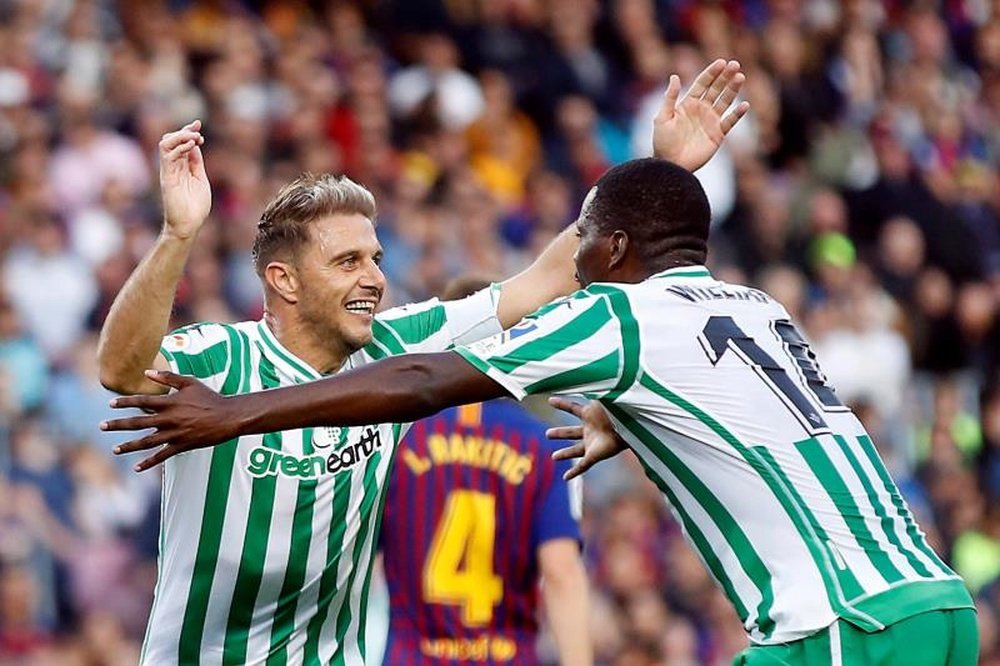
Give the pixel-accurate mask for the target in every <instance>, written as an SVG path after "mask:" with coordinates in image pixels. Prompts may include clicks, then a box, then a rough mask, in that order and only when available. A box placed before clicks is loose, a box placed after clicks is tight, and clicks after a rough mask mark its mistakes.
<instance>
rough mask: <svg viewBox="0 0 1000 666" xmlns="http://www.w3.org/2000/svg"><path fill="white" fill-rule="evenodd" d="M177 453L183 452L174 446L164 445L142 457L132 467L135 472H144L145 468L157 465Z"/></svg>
mask: <svg viewBox="0 0 1000 666" xmlns="http://www.w3.org/2000/svg"><path fill="white" fill-rule="evenodd" d="M178 453H183V451H181V450H180V449H178V448H174V447H173V446H170V445H169V444H168V445H167V446H164V447H163V448H162V449H160V450H159V451H157V452H156V453H154V454H153V455H151V456H149V457H148V458H143V459H142V460H140V461H139V462H138V463H137V464H136V465H135V468H134V469H135V471H137V472H145V471H146V470H147V469H150V468H152V467H156V466H157V465H159V464H160V463H162V462H163V461H165V460H167V459H168V458H173V457H174V456H176V455H177V454H178Z"/></svg>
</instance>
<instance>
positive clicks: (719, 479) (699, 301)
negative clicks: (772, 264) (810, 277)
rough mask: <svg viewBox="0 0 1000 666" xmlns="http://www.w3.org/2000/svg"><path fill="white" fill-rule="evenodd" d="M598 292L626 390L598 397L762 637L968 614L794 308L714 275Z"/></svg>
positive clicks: (696, 273)
mask: <svg viewBox="0 0 1000 666" xmlns="http://www.w3.org/2000/svg"><path fill="white" fill-rule="evenodd" d="M587 291H590V292H592V293H594V292H596V293H606V294H608V297H609V298H610V299H611V306H610V307H611V308H612V309H614V310H615V313H616V317H617V319H618V322H619V326H620V329H621V337H620V339H621V341H622V354H623V356H624V361H623V365H622V367H623V369H622V379H621V380H620V383H619V386H620V387H621V389H622V390H620V391H619V392H617V394H616V395H611V394H606V395H604V396H595V397H602V398H603V400H602V402H604V403H605V405H607V406H608V408H609V411H610V413H611V415H612V417H613V418H614V419H615V421H616V422H617V424H618V425H619V426H620V428H619V429H620V431H622V432H623V433H626V439H628V441H629V443H630V445H631V446H632V447H633V449H634V450H635V451H636V453H637V454H638V455H639V458H640V460H641V461H642V463H643V465H644V467H645V468H646V471H647V473H648V475H649V476H650V477H651V478H652V479H653V480H654V481H656V482H657V484H658V485H659V486H660V487H661V489H663V490H664V492H665V494H666V495H667V497H668V498H669V500H670V502H671V504H672V506H673V508H674V510H675V512H676V514H677V515H678V517H679V519H680V520H681V522H682V523H683V524H684V527H685V530H686V532H687V534H688V536H689V538H690V539H691V541H692V543H693V544H694V545H695V547H696V548H697V549H698V551H699V552H700V554H701V556H702V558H703V559H704V561H705V563H706V564H707V566H708V568H709V569H710V570H711V571H712V573H713V575H714V576H715V577H716V579H717V580H718V582H719V583H720V585H721V586H722V587H723V589H724V590H725V592H726V593H727V596H729V598H730V599H731V600H732V601H733V603H734V605H735V606H736V608H737V611H738V612H739V613H740V615H741V617H742V619H743V620H744V623H745V625H746V627H747V629H748V631H750V634H751V638H752V639H753V640H754V641H755V642H764V643H772V642H784V641H789V640H794V639H796V638H798V637H801V636H804V635H808V634H810V633H812V632H813V631H815V630H817V629H819V628H821V627H824V626H826V625H828V624H829V623H830V622H832V621H833V619H834V618H835V617H838V616H839V617H842V618H845V619H847V620H849V621H851V622H853V623H855V624H856V625H858V626H860V627H862V628H865V629H867V630H874V629H878V628H881V627H882V626H884V625H886V624H888V623H890V622H892V621H895V620H896V619H901V618H902V617H907V616H909V615H912V614H914V613H915V612H920V609H924V608H931V607H949V606H948V605H949V604H953V606H952V607H954V606H961V605H963V604H965V603H967V599H968V597H967V595H966V594H965V592H964V589H963V586H962V583H961V581H960V579H958V577H957V576H955V574H954V573H953V572H952V571H951V570H950V569H949V568H948V567H947V566H946V565H945V564H944V563H943V562H942V561H941V560H940V559H939V558H938V557H937V555H935V554H934V552H933V551H932V550H931V549H930V547H929V546H928V545H927V543H926V541H925V539H924V536H923V533H922V532H921V531H920V530H919V528H918V527H917V526H916V524H915V522H914V521H913V518H912V516H911V515H910V512H909V510H908V509H907V507H906V504H905V502H904V500H903V499H902V497H901V496H900V494H899V491H898V490H897V488H896V486H895V485H894V484H893V482H892V480H891V479H890V478H889V475H888V473H887V472H886V470H885V467H884V465H883V464H882V462H881V460H880V459H879V456H878V454H877V453H876V451H875V448H874V445H873V443H872V441H871V440H870V439H869V437H868V435H867V434H866V432H865V430H864V428H863V426H862V425H861V423H860V422H859V421H858V419H857V418H856V417H855V416H854V415H853V413H851V411H850V410H849V409H848V408H847V407H846V406H844V405H843V404H841V402H840V400H839V398H838V397H837V394H836V393H835V391H834V390H833V389H832V388H831V387H830V386H829V385H828V384H827V383H826V380H825V378H824V376H823V374H822V371H821V370H820V367H819V365H818V363H817V361H816V359H815V357H814V356H813V354H812V351H811V350H810V348H809V346H808V344H807V342H806V341H805V340H804V339H803V337H802V335H801V334H800V332H799V331H798V329H797V328H796V327H795V325H794V324H793V323H792V322H791V321H790V320H789V316H788V313H787V312H786V311H785V309H784V308H783V307H782V306H781V305H780V304H778V303H777V302H776V301H774V300H773V299H771V298H770V297H769V296H768V295H766V294H764V293H763V292H761V291H758V290H756V289H752V288H749V287H743V286H739V285H730V284H726V283H723V282H719V281H717V280H715V279H713V278H712V277H711V275H709V274H708V272H707V271H705V270H704V269H693V270H689V271H683V270H679V269H678V270H673V271H667V272H665V273H662V274H660V275H659V276H655V277H653V278H650V279H648V280H646V281H644V282H642V283H640V284H637V285H614V286H610V285H607V286H605V285H593V286H592V287H591V288H590V289H588V290H587ZM872 362H873V363H877V362H878V359H872ZM612 393H616V392H612ZM942 605H943V606H942Z"/></svg>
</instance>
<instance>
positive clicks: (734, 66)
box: [705, 60, 740, 104]
mask: <svg viewBox="0 0 1000 666" xmlns="http://www.w3.org/2000/svg"><path fill="white" fill-rule="evenodd" d="M739 71H740V63H738V62H736V61H735V60H730V61H729V62H727V63H726V66H725V67H723V68H722V71H721V72H719V75H718V76H716V77H715V79H714V80H713V81H712V83H711V85H709V86H708V90H707V91H706V92H705V101H706V102H708V103H709V104H714V103H715V102H716V101H718V99H719V97H721V96H722V94H723V93H724V92H725V90H726V88H727V87H728V86H729V84H730V82H732V80H733V78H735V76H736V74H737V73H738V72H739Z"/></svg>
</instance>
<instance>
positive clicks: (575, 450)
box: [552, 442, 584, 460]
mask: <svg viewBox="0 0 1000 666" xmlns="http://www.w3.org/2000/svg"><path fill="white" fill-rule="evenodd" d="M583 454H584V446H583V442H577V443H576V444H573V445H571V446H567V447H565V448H562V449H558V450H557V451H553V452H552V459H553V460H570V459H571V458H579V457H580V456H582V455H583Z"/></svg>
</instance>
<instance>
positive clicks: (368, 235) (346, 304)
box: [296, 213, 385, 352]
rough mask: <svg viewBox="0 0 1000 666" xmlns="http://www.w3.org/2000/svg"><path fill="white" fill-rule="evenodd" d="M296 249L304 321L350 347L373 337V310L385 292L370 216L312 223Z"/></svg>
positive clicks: (379, 250) (324, 336) (338, 217)
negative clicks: (303, 243)
mask: <svg viewBox="0 0 1000 666" xmlns="http://www.w3.org/2000/svg"><path fill="white" fill-rule="evenodd" d="M310 234H311V237H312V238H311V241H310V242H309V243H308V244H307V245H306V246H305V247H304V248H302V250H301V251H300V253H299V257H298V258H297V261H296V263H297V270H298V273H299V278H300V284H299V295H300V297H299V303H298V309H299V315H300V318H301V319H302V321H303V323H305V324H306V325H307V326H309V327H310V328H312V329H313V331H312V332H313V333H314V334H316V335H319V336H322V338H321V339H323V340H329V341H330V342H331V343H333V344H337V343H340V344H341V345H343V347H344V349H345V350H346V351H348V352H353V351H357V350H358V349H361V348H362V347H364V346H365V345H366V344H368V343H369V342H371V339H372V322H373V321H374V319H375V309H376V308H377V307H378V304H379V302H380V301H381V300H382V294H383V293H385V276H384V275H383V274H382V270H381V269H380V268H379V263H380V262H381V261H382V246H381V245H380V244H379V242H378V238H377V237H376V235H375V227H374V225H373V224H372V222H371V220H369V219H368V218H366V217H365V216H364V215H361V214H359V213H354V214H349V215H331V216H329V217H325V218H322V219H320V220H317V221H315V222H313V223H312V225H311V229H310Z"/></svg>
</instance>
